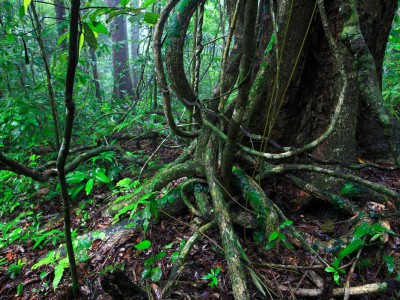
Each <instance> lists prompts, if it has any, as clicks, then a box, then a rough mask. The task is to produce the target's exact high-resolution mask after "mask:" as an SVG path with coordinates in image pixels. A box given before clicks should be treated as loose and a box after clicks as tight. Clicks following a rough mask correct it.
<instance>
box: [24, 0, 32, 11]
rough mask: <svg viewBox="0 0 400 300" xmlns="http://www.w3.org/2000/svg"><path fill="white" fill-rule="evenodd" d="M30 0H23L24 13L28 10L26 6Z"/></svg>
mask: <svg viewBox="0 0 400 300" xmlns="http://www.w3.org/2000/svg"><path fill="white" fill-rule="evenodd" d="M31 2H32V0H24V9H25V14H26V12H27V11H28V6H29V4H31Z"/></svg>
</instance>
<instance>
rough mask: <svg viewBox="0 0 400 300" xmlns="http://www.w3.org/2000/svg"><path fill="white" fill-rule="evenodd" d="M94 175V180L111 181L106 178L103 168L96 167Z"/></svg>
mask: <svg viewBox="0 0 400 300" xmlns="http://www.w3.org/2000/svg"><path fill="white" fill-rule="evenodd" d="M94 177H95V178H96V180H98V181H100V182H102V183H109V182H110V181H111V180H110V178H108V177H107V175H106V174H105V170H104V169H103V168H97V169H96V170H95V171H94Z"/></svg>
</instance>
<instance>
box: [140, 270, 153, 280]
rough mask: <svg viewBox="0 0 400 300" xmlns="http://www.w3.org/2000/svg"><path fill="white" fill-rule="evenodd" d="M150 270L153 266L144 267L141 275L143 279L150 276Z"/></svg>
mask: <svg viewBox="0 0 400 300" xmlns="http://www.w3.org/2000/svg"><path fill="white" fill-rule="evenodd" d="M150 272H151V268H146V269H144V270H143V272H142V276H141V278H142V280H143V279H145V278H146V277H148V276H149V275H150Z"/></svg>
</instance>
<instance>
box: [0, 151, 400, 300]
mask: <svg viewBox="0 0 400 300" xmlns="http://www.w3.org/2000/svg"><path fill="white" fill-rule="evenodd" d="M125 147H126V150H127V151H132V152H133V151H136V150H137V145H136V144H127V145H125ZM141 148H142V149H143V150H144V152H143V156H145V155H148V156H149V155H152V153H153V150H154V148H153V147H152V145H151V144H144V143H142V145H141ZM178 155H179V151H178V150H176V149H175V150H171V149H166V148H160V149H159V151H158V152H157V154H155V155H154V156H153V158H152V160H151V161H156V162H157V163H168V162H171V161H173V160H174V159H175V158H176V157H177V156H178ZM124 164H125V167H129V164H130V163H128V162H125V163H124ZM141 167H142V165H140V166H136V168H125V169H124V171H123V172H122V173H121V175H120V177H121V178H124V177H137V176H138V169H139V170H140V169H141ZM134 169H135V170H134ZM152 174H154V171H151V168H148V169H146V168H145V169H144V172H143V173H142V174H141V180H142V181H143V180H144V179H145V177H150V176H152ZM362 174H363V176H364V178H366V179H369V180H371V181H374V182H378V183H381V184H383V185H386V186H388V187H390V188H392V189H393V190H396V191H398V192H400V171H399V170H398V169H397V170H380V169H377V168H372V167H371V168H365V169H364V170H363V171H362ZM263 188H264V189H265V191H266V192H267V194H268V196H269V197H271V199H273V200H274V201H275V203H277V204H278V205H279V207H281V209H282V210H283V212H284V213H285V215H286V216H287V217H288V219H290V220H292V221H293V224H294V225H295V226H296V228H297V229H298V230H299V231H301V232H302V233H304V234H305V235H306V236H308V237H309V238H310V239H313V238H315V239H318V240H321V241H329V240H331V239H337V238H339V237H341V236H343V235H345V234H346V233H347V232H348V230H349V228H351V227H352V225H353V224H354V219H352V218H351V216H348V215H346V214H344V213H343V212H341V211H338V210H335V209H334V208H333V207H331V206H330V205H328V204H326V203H323V202H320V201H318V200H316V199H313V200H311V201H305V202H304V201H302V200H303V199H304V198H307V197H308V195H307V194H306V193H305V192H303V191H300V190H298V189H296V188H295V187H294V186H291V185H290V184H287V183H282V182H274V183H268V182H266V183H265V184H264V185H263ZM39 191H41V192H40V193H39V192H38V194H37V195H36V198H37V200H38V199H41V201H40V204H39V202H38V204H37V205H36V206H35V209H37V210H40V212H41V213H42V216H44V217H45V218H44V219H43V220H44V221H42V224H44V223H45V222H46V221H45V220H46V217H48V220H51V218H50V217H51V216H56V220H55V221H54V220H53V221H52V222H53V223H52V228H53V229H59V230H61V231H62V230H63V223H62V222H60V221H59V222H57V220H61V219H60V218H61V215H60V211H61V208H60V202H59V201H55V200H57V199H54V197H53V198H51V197H46V195H47V194H49V191H48V190H39ZM41 193H42V194H41ZM111 193H112V192H111V191H110V190H109V189H108V188H107V187H106V186H104V185H99V186H96V187H95V190H94V195H92V196H91V199H93V200H94V201H93V202H90V203H89V202H88V204H87V205H86V206H85V210H84V211H87V212H88V215H87V216H86V217H84V215H83V213H84V211H82V209H79V208H80V203H83V202H84V201H85V200H88V199H89V197H88V196H83V195H84V193H82V194H83V195H82V196H79V197H78V198H77V199H76V200H75V201H74V204H73V205H74V207H73V213H72V218H73V228H77V229H78V233H79V234H82V233H84V232H88V231H93V230H97V229H101V228H104V227H106V226H109V225H110V224H111V223H112V220H111V219H107V218H103V217H101V211H102V210H103V209H104V207H105V206H106V205H107V203H108V202H109V201H110V199H113V197H110V195H111ZM114 198H115V197H114ZM30 201H31V200H30ZM32 201H33V200H32ZM303 203H306V204H303ZM357 204H358V205H359V206H360V207H362V208H363V209H364V210H365V211H367V210H368V209H370V208H368V207H370V206H367V205H366V204H364V203H357ZM369 205H371V204H369ZM391 208H392V207H391V204H390V203H389V204H386V207H381V209H384V210H390V209H391ZM192 220H193V216H192V215H190V214H186V215H183V216H176V218H174V219H172V218H171V219H168V220H163V221H161V222H160V223H158V224H157V225H149V227H148V229H147V231H145V232H144V231H143V229H142V228H138V229H135V230H133V231H132V234H131V235H130V236H129V238H127V239H123V240H121V242H120V243H117V244H116V245H117V246H116V247H115V248H113V249H111V250H109V251H108V252H105V251H104V248H103V247H102V246H103V245H102V242H101V240H96V241H95V242H93V244H92V245H91V247H90V251H89V256H90V259H88V260H87V261H85V262H83V263H80V264H79V267H78V274H79V280H80V284H81V288H80V291H81V293H82V295H81V298H82V299H112V297H111V296H110V295H109V294H108V293H106V292H105V291H104V290H103V288H102V286H101V284H100V283H101V280H102V278H104V276H105V274H106V273H107V271H112V270H116V269H118V270H121V271H122V272H123V273H124V274H125V275H126V276H127V277H128V278H129V279H130V281H131V282H132V283H135V284H136V285H137V286H139V287H141V289H142V290H144V291H146V292H147V293H148V295H149V296H151V297H153V299H159V297H160V294H161V290H162V287H163V286H164V285H165V284H166V282H167V280H168V276H169V274H170V271H171V267H172V265H173V262H172V260H171V257H173V256H174V252H177V251H179V250H180V247H181V245H183V244H184V243H185V241H187V240H188V239H189V238H190V237H191V236H192V234H193V232H194V230H193V227H191V225H190V224H191V221H192ZM2 221H3V222H5V220H2ZM385 221H386V222H385V224H387V225H388V226H390V229H391V230H392V231H393V233H396V234H397V235H395V234H388V235H386V236H385V240H384V241H382V242H375V243H370V244H369V245H368V246H366V247H364V248H363V251H361V254H360V257H359V262H363V265H364V266H363V267H362V268H356V269H355V271H354V274H353V276H352V278H351V280H350V286H358V285H363V284H367V283H374V282H383V281H386V280H390V279H394V278H396V276H397V275H396V274H395V273H396V271H395V272H394V273H393V274H389V271H388V268H387V264H386V263H385V260H384V259H383V255H385V254H388V255H390V256H392V257H393V258H394V259H395V262H397V263H399V259H400V238H399V236H398V234H400V219H399V218H398V217H392V218H388V219H385ZM28 225H29V224H26V223H22V224H21V228H24V227H27V226H28ZM282 233H284V234H285V235H287V232H286V231H285V230H283V231H282ZM238 234H239V236H240V240H241V242H242V245H243V247H244V248H245V250H246V253H248V255H249V258H250V259H251V260H252V262H253V263H254V266H255V269H256V270H257V273H258V276H259V278H260V279H261V280H262V281H263V282H264V283H266V284H267V286H268V287H269V289H270V292H271V295H270V296H267V297H264V296H260V292H259V291H258V289H257V287H256V286H255V285H254V284H250V291H251V298H252V299H265V298H272V299H301V298H299V297H297V298H296V297H295V296H293V295H291V293H290V292H287V291H283V290H282V289H281V288H280V286H286V287H287V288H289V290H290V289H292V290H295V289H296V288H298V287H302V288H316V286H315V284H314V283H313V280H312V279H311V277H312V276H310V272H315V273H316V274H317V275H318V276H319V277H320V278H322V280H323V281H324V282H325V285H326V286H329V287H332V288H334V287H336V285H335V283H334V282H333V279H332V276H331V274H329V273H327V272H325V271H324V268H325V267H324V266H320V265H319V262H318V261H317V260H316V257H315V256H314V255H311V254H310V253H309V252H308V251H305V250H303V249H302V248H301V247H299V245H298V243H297V242H296V241H295V240H293V239H291V238H290V236H289V235H287V237H288V242H289V243H291V244H292V245H293V247H294V249H288V248H287V247H285V246H284V245H283V244H282V243H281V244H278V246H276V247H274V248H272V249H271V250H266V247H265V245H264V246H263V245H262V244H260V243H256V242H255V241H254V239H253V232H252V231H250V230H243V229H238ZM144 240H149V241H151V247H150V248H149V249H146V250H137V249H136V248H135V245H136V244H138V243H139V242H141V241H144ZM54 248H55V247H54V246H53V245H52V244H51V243H48V244H46V245H45V246H44V247H43V248H42V249H39V248H36V249H33V241H31V242H28V243H27V244H21V245H19V244H12V245H11V246H9V247H7V248H4V249H1V257H2V258H3V260H2V265H0V271H1V273H0V299H69V298H71V294H70V285H69V272H68V269H65V273H64V276H63V277H62V279H61V282H60V283H59V285H58V287H57V289H56V291H53V288H52V282H53V278H54V267H53V266H51V265H50V266H49V265H47V266H42V267H40V268H38V269H35V270H31V267H32V265H33V264H35V263H36V262H37V261H38V260H39V258H40V257H43V255H44V254H46V253H47V252H48V251H50V250H52V249H54ZM162 252H165V254H166V255H165V256H164V257H162V258H160V259H158V260H157V261H156V262H154V263H153V264H152V265H151V267H152V268H160V270H161V272H162V275H161V279H160V280H159V281H156V280H153V282H152V280H151V278H150V277H147V278H145V279H144V280H142V279H141V277H142V274H143V272H144V271H145V269H146V266H145V263H146V260H147V259H149V258H151V257H153V256H155V255H157V254H159V253H162ZM320 255H321V257H322V258H324V259H325V260H326V261H329V262H332V261H333V258H334V252H328V251H326V252H325V253H320ZM354 259H355V255H354V254H353V255H350V256H349V257H346V258H345V259H344V260H343V262H342V265H344V266H345V270H346V271H348V270H349V269H350V267H351V265H352V263H353V262H354ZM18 260H21V261H23V262H24V265H23V267H22V270H21V272H20V274H19V275H17V276H15V278H10V274H9V272H8V271H7V270H8V269H9V266H10V265H11V264H13V263H16V262H17V261H18ZM147 262H148V261H147ZM267 264H277V265H282V266H281V267H280V268H279V267H277V266H276V267H271V266H270V265H267ZM284 266H313V267H314V269H313V270H312V271H310V270H304V269H296V268H292V269H289V268H285V267H284ZM217 268H219V269H220V274H219V276H218V284H217V285H216V286H212V287H211V286H209V282H210V281H209V280H204V279H202V277H203V276H205V275H206V274H208V273H209V272H210V270H211V269H214V270H215V269H217ZM398 269H399V265H398V266H397V270H398ZM248 280H249V282H250V281H251V277H250V274H248ZM345 281H346V274H343V275H342V278H341V283H342V284H343V283H344V282H345ZM21 284H22V286H23V288H22V292H21V293H20V295H18V296H17V287H18V285H20V286H21ZM230 285H231V283H230V280H229V276H228V273H227V265H226V259H225V257H224V253H223V251H222V250H221V240H220V238H219V235H218V232H217V230H214V231H211V232H208V233H207V236H204V237H203V238H202V239H200V241H199V242H198V243H197V244H196V245H195V246H194V247H193V249H192V250H191V252H190V255H189V258H188V260H187V261H186V264H185V266H184V271H183V272H182V273H181V275H180V277H179V278H178V280H177V282H175V284H174V285H173V287H172V289H171V291H172V292H171V295H170V298H169V299H233V298H232V293H231V286H230ZM396 292H397V291H393V290H391V291H387V292H385V293H377V294H370V295H364V296H360V297H359V298H358V299H395V298H396ZM320 299H324V297H321V298H320ZM351 299H357V298H351Z"/></svg>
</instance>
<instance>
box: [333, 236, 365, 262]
mask: <svg viewBox="0 0 400 300" xmlns="http://www.w3.org/2000/svg"><path fill="white" fill-rule="evenodd" d="M363 246H364V241H363V240H362V239H356V240H354V241H352V242H351V243H350V244H348V245H347V247H346V248H344V249H343V250H342V251H340V252H339V255H338V259H339V260H342V259H343V258H344V257H345V256H347V255H349V254H351V253H353V252H354V251H357V250H359V249H361V248H362V247H363Z"/></svg>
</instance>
